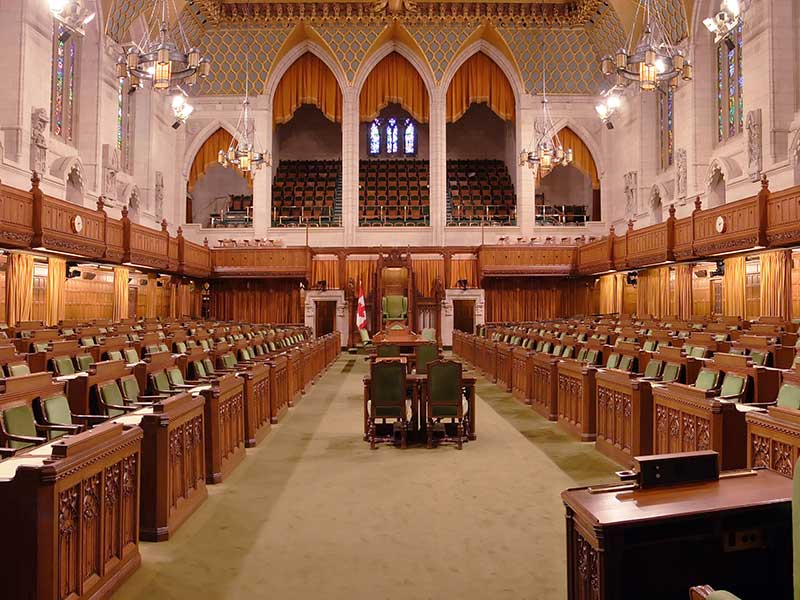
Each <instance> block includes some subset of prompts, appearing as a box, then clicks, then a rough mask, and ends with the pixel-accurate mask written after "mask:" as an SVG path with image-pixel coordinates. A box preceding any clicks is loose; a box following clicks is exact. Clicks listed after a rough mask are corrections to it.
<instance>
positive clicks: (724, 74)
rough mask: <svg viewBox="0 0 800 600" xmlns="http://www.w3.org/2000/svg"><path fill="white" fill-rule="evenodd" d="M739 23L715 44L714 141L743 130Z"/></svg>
mask: <svg viewBox="0 0 800 600" xmlns="http://www.w3.org/2000/svg"><path fill="white" fill-rule="evenodd" d="M742 48H743V41H742V24H741V23H740V24H739V26H738V27H737V28H736V31H734V32H732V33H731V34H730V36H728V37H727V38H725V39H724V40H722V41H721V42H720V43H719V44H718V45H717V141H718V142H720V143H721V142H725V141H727V140H729V139H731V138H733V137H735V136H736V135H738V134H739V133H741V132H742V131H743V130H744V94H743V91H744V77H743V76H742Z"/></svg>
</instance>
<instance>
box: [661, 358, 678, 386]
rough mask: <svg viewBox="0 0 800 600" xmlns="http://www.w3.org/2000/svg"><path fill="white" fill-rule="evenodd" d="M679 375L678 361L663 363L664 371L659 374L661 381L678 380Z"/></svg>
mask: <svg viewBox="0 0 800 600" xmlns="http://www.w3.org/2000/svg"><path fill="white" fill-rule="evenodd" d="M680 377H681V365H679V364H678V363H667V364H666V365H664V373H663V374H662V376H661V381H663V382H665V383H668V382H670V381H678V379H680Z"/></svg>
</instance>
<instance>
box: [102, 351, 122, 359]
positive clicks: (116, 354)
mask: <svg viewBox="0 0 800 600" xmlns="http://www.w3.org/2000/svg"><path fill="white" fill-rule="evenodd" d="M106 358H107V359H108V360H122V352H120V351H119V350H109V351H108V352H107V353H106Z"/></svg>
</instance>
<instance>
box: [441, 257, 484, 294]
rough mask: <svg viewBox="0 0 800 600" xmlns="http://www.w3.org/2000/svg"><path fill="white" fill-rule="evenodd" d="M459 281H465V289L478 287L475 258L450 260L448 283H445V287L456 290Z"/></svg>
mask: <svg viewBox="0 0 800 600" xmlns="http://www.w3.org/2000/svg"><path fill="white" fill-rule="evenodd" d="M459 279H466V280H467V287H471V288H476V287H478V259H477V258H453V259H451V260H450V281H449V282H448V283H447V287H448V288H450V289H455V288H457V287H458V280H459Z"/></svg>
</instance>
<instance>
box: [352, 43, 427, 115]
mask: <svg viewBox="0 0 800 600" xmlns="http://www.w3.org/2000/svg"><path fill="white" fill-rule="evenodd" d="M391 102H396V103H398V104H399V105H400V106H402V107H403V108H404V109H405V110H407V111H408V112H409V113H410V114H411V116H412V117H414V119H415V120H417V121H418V122H420V123H427V122H428V114H429V110H430V101H429V100H428V90H427V89H426V88H425V82H424V81H422V77H420V75H419V73H417V70H416V69H415V68H414V67H413V66H412V65H411V63H410V62H408V61H407V60H406V59H405V58H403V57H402V56H400V55H399V54H397V52H392V53H391V54H389V55H388V56H387V57H386V58H384V59H383V60H382V61H381V62H379V63H378V64H377V65H375V68H374V69H373V70H372V72H371V73H370V74H369V76H368V77H367V80H366V81H365V82H364V87H363V88H361V96H360V98H359V107H360V110H359V114H360V115H361V120H362V121H372V120H373V119H375V118H376V117H377V116H378V114H379V113H380V112H381V109H383V108H385V107H386V106H388V105H389V103H391Z"/></svg>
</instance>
